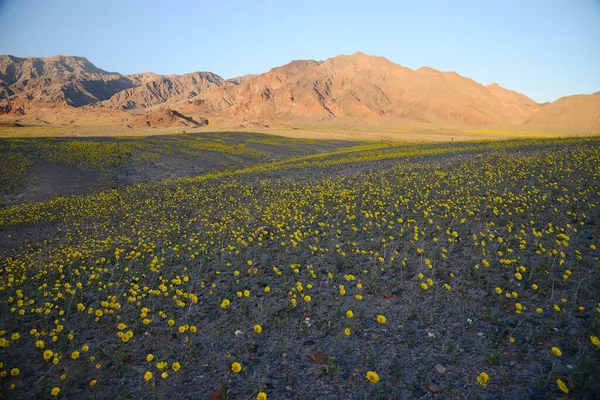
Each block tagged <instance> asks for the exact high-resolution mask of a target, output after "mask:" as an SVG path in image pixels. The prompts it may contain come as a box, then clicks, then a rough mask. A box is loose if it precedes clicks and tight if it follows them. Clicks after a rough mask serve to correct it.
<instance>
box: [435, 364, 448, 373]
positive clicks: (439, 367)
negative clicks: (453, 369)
mask: <svg viewBox="0 0 600 400" xmlns="http://www.w3.org/2000/svg"><path fill="white" fill-rule="evenodd" d="M433 369H435V372H437V373H438V374H440V375H443V374H445V373H446V367H444V366H443V365H442V364H436V365H435V367H433Z"/></svg>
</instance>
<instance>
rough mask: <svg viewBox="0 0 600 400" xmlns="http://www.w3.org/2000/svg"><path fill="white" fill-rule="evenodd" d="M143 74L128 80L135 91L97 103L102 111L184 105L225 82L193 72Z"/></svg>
mask: <svg viewBox="0 0 600 400" xmlns="http://www.w3.org/2000/svg"><path fill="white" fill-rule="evenodd" d="M148 75H149V74H144V76H142V77H138V76H136V75H133V76H127V78H129V79H131V80H132V81H133V82H135V83H136V84H138V85H136V87H133V88H130V89H126V90H123V91H121V92H118V93H116V94H115V95H114V96H112V97H111V98H110V99H108V100H106V101H103V102H102V103H100V104H101V105H102V106H105V107H113V108H122V109H136V108H148V107H152V106H156V105H160V104H165V103H175V102H181V101H187V100H189V99H193V98H194V97H196V96H198V95H199V94H200V93H202V92H205V91H207V90H210V89H213V88H217V87H220V86H223V85H224V84H225V80H224V79H223V78H221V77H220V76H218V75H216V74H213V73H212V72H192V73H191V74H185V75H169V76H163V75H153V76H148Z"/></svg>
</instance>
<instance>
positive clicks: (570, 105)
mask: <svg viewBox="0 0 600 400" xmlns="http://www.w3.org/2000/svg"><path fill="white" fill-rule="evenodd" d="M524 125H525V126H532V127H545V128H548V127H550V128H558V129H561V130H567V131H596V132H600V92H596V93H594V94H578V95H574V96H566V97H561V98H560V99H558V100H556V101H554V102H552V103H546V104H543V105H542V106H541V107H540V109H539V111H538V112H536V113H535V114H533V115H532V116H531V117H530V118H528V119H527V120H526V121H525V123H524Z"/></svg>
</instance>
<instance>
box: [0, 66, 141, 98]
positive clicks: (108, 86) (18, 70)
mask: <svg viewBox="0 0 600 400" xmlns="http://www.w3.org/2000/svg"><path fill="white" fill-rule="evenodd" d="M133 86H134V83H133V82H132V81H131V80H130V79H128V78H126V77H124V76H122V75H120V74H117V73H112V72H106V71H104V70H102V69H100V68H97V67H96V66H95V65H94V64H92V63H91V62H89V61H88V60H87V59H86V58H84V57H71V56H54V57H48V58H37V57H28V58H19V57H13V56H0V87H1V89H0V91H1V92H3V95H4V96H3V97H12V98H15V97H17V98H21V99H27V100H36V101H40V102H48V103H64V104H68V105H70V106H74V107H80V106H84V105H88V104H92V103H96V102H98V101H102V100H106V99H109V98H110V97H111V96H112V95H114V94H115V93H117V92H120V91H122V90H126V89H128V88H131V87H133Z"/></svg>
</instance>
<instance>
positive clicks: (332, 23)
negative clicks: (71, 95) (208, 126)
mask: <svg viewBox="0 0 600 400" xmlns="http://www.w3.org/2000/svg"><path fill="white" fill-rule="evenodd" d="M171 4H173V5H171ZM356 51H362V52H364V53H367V54H372V55H379V56H384V57H386V58H388V59H390V60H391V61H393V62H395V63H398V64H401V65H404V66H407V67H410V68H413V69H414V68H419V67H421V66H430V67H432V68H436V69H439V70H442V71H456V72H458V73H459V74H461V75H463V76H467V77H470V78H472V79H474V80H476V81H478V82H480V83H483V84H488V83H492V82H498V83H499V84H500V85H502V86H504V87H506V88H509V89H513V90H517V91H519V92H522V93H524V94H526V95H528V96H530V97H531V98H533V99H534V100H537V101H539V102H544V101H553V100H555V99H557V98H559V97H561V96H566V95H570V94H576V93H593V92H596V91H599V90H600V0H562V1H558V0H496V1H491V0H472V1H463V0H453V1H450V0H447V1H441V0H440V1H417V0H414V1H399V0H397V1H375V0H363V1H352V0H345V1H327V0H323V1H312V0H302V1H298V0H296V1H285V0H281V1H259V0H255V1H232V0H220V1H214V0H212V1H168V0H164V1H151V0H146V1H127V0H121V1H113V0H105V1H91V0H90V1H86V0H72V1H66V0H47V1H46V0H38V1H34V0H0V54H12V55H16V56H51V55H56V54H64V55H78V56H85V57H87V58H88V59H89V60H90V61H91V62H93V63H94V64H96V65H97V66H98V67H100V68H103V69H105V70H108V71H116V72H120V73H125V74H126V73H133V72H145V71H153V72H158V73H161V74H171V73H177V74H181V73H186V72H192V71H211V72H214V73H216V74H218V75H220V76H222V77H224V78H230V77H233V76H238V75H243V74H248V73H260V72H265V71H268V70H269V69H270V68H272V67H275V66H278V65H282V64H285V63H287V62H289V61H291V60H294V59H317V60H323V59H327V58H330V57H333V56H336V55H339V54H351V53H354V52H356Z"/></svg>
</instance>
